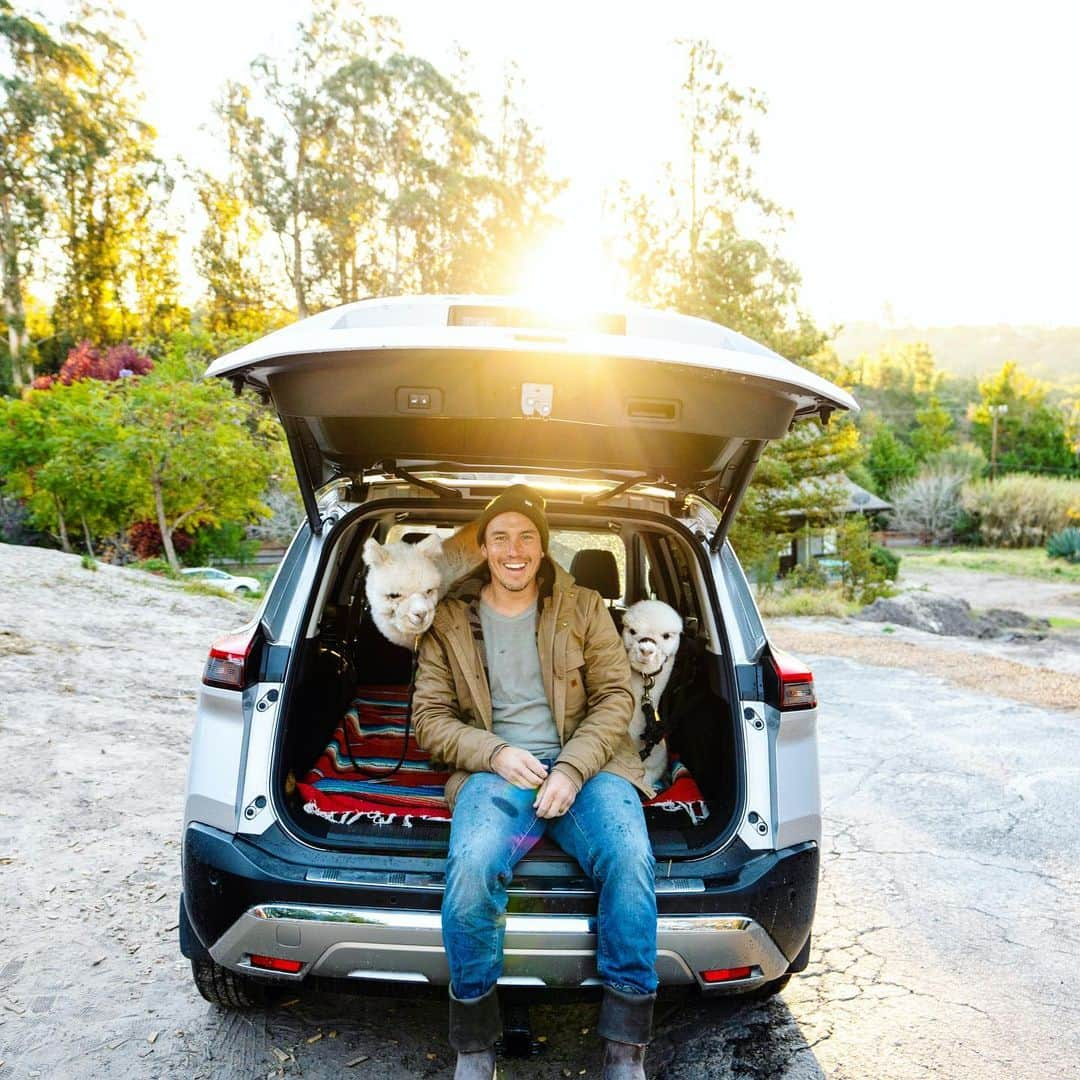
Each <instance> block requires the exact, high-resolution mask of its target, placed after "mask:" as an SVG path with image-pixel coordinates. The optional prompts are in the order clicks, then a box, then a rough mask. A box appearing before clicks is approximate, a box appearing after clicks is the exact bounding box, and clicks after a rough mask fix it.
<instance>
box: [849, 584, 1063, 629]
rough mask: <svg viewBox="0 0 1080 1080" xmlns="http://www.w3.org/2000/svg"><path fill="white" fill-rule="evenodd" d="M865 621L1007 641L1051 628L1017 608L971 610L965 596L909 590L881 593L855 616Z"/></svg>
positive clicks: (1047, 623)
mask: <svg viewBox="0 0 1080 1080" xmlns="http://www.w3.org/2000/svg"><path fill="white" fill-rule="evenodd" d="M855 618H856V619H862V620H864V621H865V622H887V623H896V624H897V625H898V626H910V627H911V628H912V629H914V630H925V631H928V632H929V633H931V634H941V635H943V636H945V637H974V638H1004V639H1005V640H1009V641H1041V640H1042V639H1043V637H1045V636H1046V634H1045V632H1046V631H1048V630H1049V629H1050V623H1049V622H1048V621H1047V620H1046V619H1037V618H1032V617H1031V616H1029V615H1025V614H1024V613H1023V612H1020V611H1009V610H1007V609H1004V608H995V609H993V610H991V611H986V612H981V613H978V612H974V611H972V610H971V605H970V604H969V603H968V602H967V601H966V600H961V599H959V598H958V597H952V596H940V595H938V594H937V593H928V592H912V593H903V594H901V595H900V596H891V597H882V598H880V599H878V600H875V601H874V602H873V603H872V604H870V605H869V606H867V607H865V608H863V609H862V611H860V612H859V613H858V614H857V615H856V616H855Z"/></svg>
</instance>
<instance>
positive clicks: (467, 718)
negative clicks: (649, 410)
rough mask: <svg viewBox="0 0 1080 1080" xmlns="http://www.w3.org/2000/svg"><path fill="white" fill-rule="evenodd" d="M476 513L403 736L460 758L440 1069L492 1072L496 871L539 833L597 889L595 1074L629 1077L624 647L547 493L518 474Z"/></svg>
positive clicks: (617, 1079)
mask: <svg viewBox="0 0 1080 1080" xmlns="http://www.w3.org/2000/svg"><path fill="white" fill-rule="evenodd" d="M477 525H478V536H479V538H480V542H481V553H482V555H483V557H484V559H485V565H484V566H483V567H481V570H480V572H479V573H478V575H477V576H475V577H474V578H471V579H469V582H467V583H466V586H465V587H464V588H462V589H461V590H459V595H458V596H457V597H455V598H447V599H446V600H444V601H443V603H442V604H440V605H439V609H438V611H437V612H436V615H435V622H434V624H433V625H432V628H431V630H430V631H429V632H428V634H427V635H426V636H425V638H424V641H423V643H422V644H421V648H420V661H419V669H418V671H417V677H416V688H415V694H414V697H413V720H414V723H415V726H416V738H417V742H418V743H419V744H420V745H421V746H422V747H423V748H424V749H425V750H427V751H428V752H429V753H430V754H431V755H432V756H433V757H435V758H438V759H440V760H442V761H445V762H447V763H448V764H449V765H451V766H452V767H453V768H455V769H456V770H457V771H456V772H455V773H454V775H453V776H451V778H450V780H449V781H448V782H447V785H446V797H447V799H448V800H449V802H450V805H451V807H452V809H453V818H452V823H451V832H450V852H449V858H448V863H447V875H446V892H445V894H444V897H443V907H442V926H443V944H444V946H445V948H446V955H447V958H448V961H449V964H450V1043H451V1045H452V1046H453V1047H454V1049H455V1050H457V1052H458V1060H457V1071H456V1072H455V1074H454V1075H455V1077H457V1078H458V1080H466V1078H468V1080H480V1078H483V1080H489V1078H490V1077H492V1076H493V1075H494V1068H495V1051H494V1044H495V1041H496V1039H497V1038H498V1037H499V1035H500V1034H501V1031H502V1025H501V1022H500V1018H499V1006H498V1000H497V998H496V990H495V984H496V981H497V980H498V978H499V975H500V973H501V971H502V963H503V949H502V946H503V930H504V925H505V914H506V903H507V893H506V886H507V885H508V884H509V882H510V880H511V879H512V877H513V868H514V866H515V865H516V864H517V862H518V861H519V860H520V859H521V858H522V857H523V856H524V855H525V854H526V853H527V852H528V851H529V849H530V848H531V847H532V846H533V845H534V844H535V843H536V842H537V841H538V840H539V839H540V837H541V836H543V835H544V833H545V832H546V833H547V835H548V836H550V837H551V838H552V839H553V840H554V841H555V842H556V843H557V844H558V845H559V846H560V847H561V848H563V850H564V851H566V852H567V853H569V854H570V855H572V856H573V857H574V858H575V859H577V861H578V862H579V863H580V864H581V866H582V868H583V869H584V870H585V872H586V873H587V874H588V875H589V877H590V878H591V879H592V881H593V883H594V885H595V887H596V890H597V892H598V894H599V918H598V933H597V936H598V944H597V957H596V964H597V971H598V974H599V976H600V979H601V981H602V982H603V984H604V1002H603V1005H602V1007H601V1012H600V1021H599V1023H598V1025H597V1031H598V1033H599V1034H600V1036H601V1038H602V1039H603V1040H604V1073H603V1075H604V1077H606V1078H609V1080H624V1078H625V1080H633V1078H642V1080H643V1078H644V1076H645V1073H644V1053H645V1045H646V1044H647V1043H648V1041H649V1034H650V1029H651V1026H652V1008H653V1002H654V1000H655V996H656V995H655V991H656V982H657V980H656V971H655V963H656V895H655V887H654V877H653V870H654V867H653V855H652V849H651V847H650V845H649V838H648V834H647V831H646V828H645V818H644V814H643V813H642V809H641V802H640V799H639V797H638V791H640V792H642V793H644V794H645V795H646V796H651V795H652V791H651V790H650V789H649V788H648V786H647V785H646V783H645V778H644V770H643V768H642V765H641V760H640V758H639V757H638V754H637V752H636V750H635V749H634V746H633V743H632V742H631V740H630V737H629V734H628V728H629V725H630V718H631V716H632V714H633V708H634V699H633V695H632V692H631V689H630V667H629V664H628V663H627V659H626V653H625V651H624V649H623V646H622V642H621V641H620V640H619V636H618V634H617V633H616V631H615V626H614V624H613V622H612V620H611V616H610V615H609V613H608V611H607V609H606V608H605V606H604V602H603V600H602V599H601V597H600V595H599V594H598V593H596V592H594V591H593V590H592V589H586V588H583V587H582V586H580V585H578V584H577V583H576V582H575V581H574V579H573V578H572V577H570V575H569V574H567V573H566V571H565V570H563V569H562V568H561V567H559V566H557V565H556V564H555V563H554V562H552V561H551V560H550V559H549V558H548V557H547V555H546V551H547V546H548V523H547V517H546V515H545V511H544V499H543V496H541V495H540V494H539V493H538V492H536V491H533V490H532V489H531V488H529V487H527V486H526V485H524V484H516V485H514V486H513V487H510V488H507V490H506V491H504V492H503V493H502V494H501V495H500V496H499V497H498V498H496V499H494V500H492V502H491V503H489V504H488V506H487V508H486V509H485V510H484V513H483V514H482V515H481V517H480V519H479V521H478V523H477ZM635 789H636V790H635Z"/></svg>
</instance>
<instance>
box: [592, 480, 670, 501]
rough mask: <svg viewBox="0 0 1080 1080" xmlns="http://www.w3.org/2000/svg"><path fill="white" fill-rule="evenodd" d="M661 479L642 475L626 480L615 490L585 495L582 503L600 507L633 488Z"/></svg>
mask: <svg viewBox="0 0 1080 1080" xmlns="http://www.w3.org/2000/svg"><path fill="white" fill-rule="evenodd" d="M658 479H659V477H656V476H647V475H646V474H645V473H642V474H641V475H640V476H632V477H630V479H629V480H624V481H623V482H622V483H621V484H616V485H615V486H614V487H613V488H608V489H607V491H598V492H596V494H595V495H585V496H583V497H582V499H581V501H582V502H583V503H584V504H585V505H586V506H599V505H600V503H602V502H607V501H608V499H614V498H615V496H616V495H621V494H622V493H623V492H624V491H629V490H630V489H631V488H632V487H637V485H638V484H655V483H656V482H657V481H658Z"/></svg>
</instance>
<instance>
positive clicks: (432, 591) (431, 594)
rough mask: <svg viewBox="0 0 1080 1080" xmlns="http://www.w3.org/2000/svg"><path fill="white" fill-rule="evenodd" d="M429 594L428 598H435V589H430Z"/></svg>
mask: <svg viewBox="0 0 1080 1080" xmlns="http://www.w3.org/2000/svg"><path fill="white" fill-rule="evenodd" d="M427 594H428V596H434V595H435V590H434V589H428V591H427Z"/></svg>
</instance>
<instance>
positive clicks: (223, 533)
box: [177, 521, 259, 566]
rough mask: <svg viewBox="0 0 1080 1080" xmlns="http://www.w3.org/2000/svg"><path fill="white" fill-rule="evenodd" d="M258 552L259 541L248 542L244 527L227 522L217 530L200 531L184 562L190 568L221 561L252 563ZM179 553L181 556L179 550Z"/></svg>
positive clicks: (233, 522)
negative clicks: (230, 560)
mask: <svg viewBox="0 0 1080 1080" xmlns="http://www.w3.org/2000/svg"><path fill="white" fill-rule="evenodd" d="M258 550H259V542H258V540H248V538H247V531H246V530H245V528H244V526H243V525H241V524H239V523H237V522H235V521H226V522H225V523H224V524H222V525H218V526H217V527H216V528H203V529H200V530H199V531H198V532H197V533H196V534H195V537H194V539H193V541H192V544H191V546H190V547H189V548H188V550H187V551H186V552H185V554H184V562H185V563H186V564H187V565H188V566H206V565H207V564H209V563H212V562H214V561H215V560H220V559H233V560H234V561H236V562H239V563H246V562H250V561H251V559H252V558H253V557H254V555H255V552H256V551H258ZM177 553H178V554H179V549H178V551H177Z"/></svg>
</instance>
